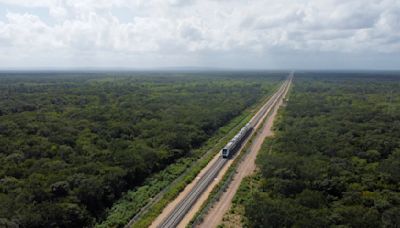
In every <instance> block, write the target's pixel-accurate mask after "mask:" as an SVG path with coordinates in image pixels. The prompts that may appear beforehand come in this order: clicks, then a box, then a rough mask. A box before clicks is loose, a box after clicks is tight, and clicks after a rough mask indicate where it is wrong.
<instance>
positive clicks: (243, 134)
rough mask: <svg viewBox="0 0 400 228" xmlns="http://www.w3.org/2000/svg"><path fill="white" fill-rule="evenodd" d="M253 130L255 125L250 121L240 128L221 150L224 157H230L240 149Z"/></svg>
mask: <svg viewBox="0 0 400 228" xmlns="http://www.w3.org/2000/svg"><path fill="white" fill-rule="evenodd" d="M252 130H253V127H252V126H251V124H250V123H247V124H246V125H245V126H244V127H243V128H242V129H240V131H239V133H238V134H237V135H235V137H233V138H232V139H231V141H229V142H228V144H226V146H225V147H224V148H223V149H222V150H221V154H222V158H230V156H231V155H232V154H233V153H235V152H236V150H237V149H239V147H240V145H242V143H243V141H244V140H245V139H246V138H247V136H248V135H249V134H250V132H251V131H252Z"/></svg>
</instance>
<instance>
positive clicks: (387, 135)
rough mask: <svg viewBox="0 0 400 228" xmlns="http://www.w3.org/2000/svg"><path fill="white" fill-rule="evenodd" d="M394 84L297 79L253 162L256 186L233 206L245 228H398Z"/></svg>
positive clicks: (399, 145)
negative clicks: (239, 208) (241, 209)
mask: <svg viewBox="0 0 400 228" xmlns="http://www.w3.org/2000/svg"><path fill="white" fill-rule="evenodd" d="M399 79H400V77H399V76H398V75H395V74H389V73H387V74H384V73H377V75H374V74H361V73H360V74H356V73H353V74H351V73H347V74H346V73H337V74H333V73H320V74H317V73H302V74H297V75H296V78H295V81H294V87H293V89H292V93H291V96H290V99H289V101H288V105H287V107H286V108H285V109H284V110H283V111H282V113H281V116H280V119H279V121H278V123H277V125H276V131H277V133H276V136H275V137H274V138H273V139H272V141H271V143H268V144H265V146H264V147H263V150H262V152H261V153H260V155H259V157H258V159H257V163H258V166H259V167H260V174H259V176H258V177H257V175H256V177H255V178H254V181H255V182H257V183H258V184H255V186H256V188H255V189H252V192H253V193H248V194H242V195H241V199H240V198H239V199H237V200H238V202H241V203H242V204H243V205H244V214H245V217H246V218H245V219H244V222H245V223H246V225H247V226H250V227H331V226H333V227H399V226H400V175H399V174H400V80H399ZM257 179H259V180H257ZM246 183H247V184H246ZM246 183H245V184H244V185H243V186H242V188H248V186H249V183H248V182H246Z"/></svg>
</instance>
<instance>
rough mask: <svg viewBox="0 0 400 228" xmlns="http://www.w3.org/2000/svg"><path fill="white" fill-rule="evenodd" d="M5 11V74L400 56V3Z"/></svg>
mask: <svg viewBox="0 0 400 228" xmlns="http://www.w3.org/2000/svg"><path fill="white" fill-rule="evenodd" d="M0 7H3V8H4V9H6V10H5V12H7V13H6V15H4V17H3V18H4V19H3V20H2V21H0V52H1V53H3V54H0V61H2V62H3V63H2V64H1V65H0V66H2V67H7V66H8V65H22V64H23V62H22V61H21V56H24V60H26V59H31V60H32V64H33V65H34V64H35V63H36V62H37V61H39V60H40V63H41V64H44V65H46V61H47V62H51V63H53V62H54V61H55V60H54V59H55V57H57V58H56V59H60V61H59V62H55V63H54V64H59V65H63V64H64V63H65V61H66V60H67V62H68V61H70V62H68V63H71V64H75V61H76V62H79V63H80V64H82V65H85V64H86V65H93V64H94V65H96V64H99V62H98V61H104V62H107V61H109V62H114V63H115V61H120V60H121V62H119V64H120V65H126V66H132V65H130V64H131V63H132V64H136V65H134V66H137V67H140V66H143V65H146V66H158V65H160V64H161V65H162V64H172V65H185V64H190V63H195V64H196V61H200V60H201V59H204V58H207V57H209V58H210V59H212V58H215V56H220V58H221V62H223V59H224V58H228V57H227V56H229V60H227V64H230V62H229V61H234V60H232V59H235V58H236V59H237V62H241V61H242V59H243V58H246V57H248V58H249V61H250V59H252V58H266V59H269V58H270V57H268V56H273V55H279V54H280V53H290V51H293V52H296V53H297V52H304V53H310V52H311V53H312V52H314V53H315V52H324V53H325V52H327V53H329V52H332V53H336V54H337V53H339V54H340V53H343V55H346V54H348V53H353V54H357V55H363V54H364V53H372V54H373V53H376V54H377V55H380V54H381V53H389V54H393V55H400V32H399V31H400V16H399V15H400V3H399V1H398V0H348V1H345V0H322V1H321V0H310V1H302V0H252V1H245V0H235V1H225V0H201V1H200V0H197V1H196V0H187V1H185V0H167V1H166V0H79V1H77V0H35V1H31V0H0ZM8 8H10V9H8ZM39 8H40V9H43V8H45V9H47V10H48V15H49V17H48V18H46V17H43V16H42V15H41V14H39V13H35V10H36V9H39ZM120 9H123V10H124V12H125V15H119V14H118V13H117V12H119V10H120ZM0 18H1V17H0ZM51 18H52V19H51ZM10 53H14V54H11V56H10ZM336 54H335V55H336ZM235 56H236V57H235ZM152 59H156V60H159V59H163V60H165V62H163V63H160V62H157V61H151V60H152ZM61 60H62V61H61ZM181 60H182V61H183V62H174V61H181ZM255 62H256V61H255ZM197 63H199V64H201V61H200V62H197Z"/></svg>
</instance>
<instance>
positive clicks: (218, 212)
mask: <svg viewBox="0 0 400 228" xmlns="http://www.w3.org/2000/svg"><path fill="white" fill-rule="evenodd" d="M286 93H287V90H286V92H285V95H286ZM282 101H283V100H282V99H281V100H280V101H279V103H278V104H277V105H276V106H275V108H274V110H273V111H272V113H271V115H270V116H269V117H268V119H267V120H266V121H265V123H264V126H263V127H262V130H261V131H260V132H259V133H258V135H256V137H255V139H254V141H253V143H252V145H251V147H250V151H249V154H247V156H246V158H245V159H244V161H242V162H241V163H240V164H239V166H238V169H237V174H236V175H235V176H234V178H233V180H232V182H231V183H230V184H229V187H228V189H227V190H226V192H224V193H223V194H222V196H221V197H220V199H219V201H218V202H216V203H215V204H214V205H213V208H212V209H210V211H209V212H208V214H207V215H206V216H205V217H204V220H203V222H202V223H201V224H200V227H207V228H209V227H217V226H218V225H219V224H221V222H222V218H223V216H224V214H225V213H226V212H227V211H228V210H229V208H230V207H231V202H232V199H233V197H234V196H235V193H236V191H237V190H238V188H239V186H240V183H241V181H242V179H243V178H244V177H246V176H248V175H250V174H252V173H253V172H254V170H255V169H256V164H255V160H256V157H257V153H258V151H259V150H260V149H261V146H262V144H263V142H264V139H265V138H266V137H269V136H272V134H273V132H272V126H273V121H274V119H275V117H276V114H277V111H278V109H279V107H280V106H281V105H282Z"/></svg>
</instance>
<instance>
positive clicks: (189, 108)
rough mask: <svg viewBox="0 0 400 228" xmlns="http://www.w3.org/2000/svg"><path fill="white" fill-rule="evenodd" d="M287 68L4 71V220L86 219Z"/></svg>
mask: <svg viewBox="0 0 400 228" xmlns="http://www.w3.org/2000/svg"><path fill="white" fill-rule="evenodd" d="M282 76H283V75H279V74H274V75H272V76H270V77H269V76H268V75H266V74H265V73H249V74H247V75H243V74H227V73H225V74H224V73H219V74H210V73H208V74H206V73H204V74H200V73H198V74H183V73H182V74H172V73H170V74H162V73H136V74H130V73H125V74H120V75H113V74H108V75H105V74H100V73H99V74H52V73H48V74H45V73H43V74H37V75H26V74H25V75H24V74H18V75H5V74H3V75H0V183H1V184H0V218H1V219H0V225H9V226H12V225H19V226H21V227H86V226H92V225H93V224H95V223H96V222H98V221H99V220H101V219H102V218H103V217H104V216H105V211H106V209H107V208H109V207H111V206H112V204H113V203H114V202H115V201H116V200H117V199H118V198H120V196H121V194H122V193H123V192H125V191H127V190H128V189H132V188H134V187H136V186H140V184H141V183H142V182H143V181H144V180H145V178H146V177H148V176H150V175H151V174H153V173H155V172H158V171H160V170H162V169H163V168H164V167H166V166H167V165H168V164H171V163H173V162H174V161H175V160H176V159H178V158H181V157H183V156H187V155H188V154H189V153H190V151H191V150H192V149H193V148H198V147H200V146H201V145H202V143H203V142H205V141H206V140H207V139H208V138H210V137H211V136H212V134H213V133H214V132H215V131H216V130H217V129H218V128H220V127H222V126H223V125H225V124H226V123H227V122H228V121H229V120H231V119H232V118H234V117H235V116H237V115H239V114H240V113H241V112H242V111H243V110H244V109H246V108H247V107H249V106H250V105H252V104H254V103H255V102H257V101H258V100H259V99H261V98H262V97H263V96H265V95H266V94H267V93H268V92H269V91H270V90H271V89H272V87H273V84H274V83H276V82H277V81H278V80H280V79H282Z"/></svg>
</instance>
